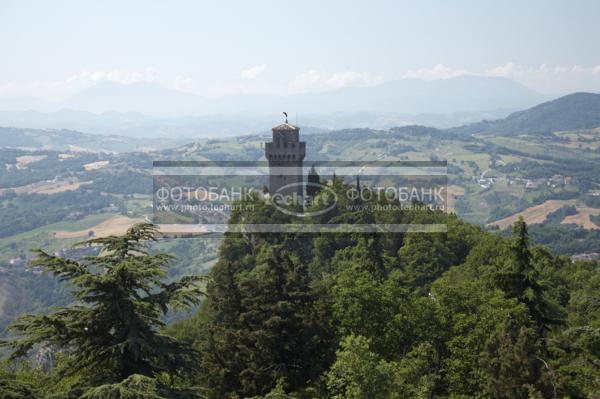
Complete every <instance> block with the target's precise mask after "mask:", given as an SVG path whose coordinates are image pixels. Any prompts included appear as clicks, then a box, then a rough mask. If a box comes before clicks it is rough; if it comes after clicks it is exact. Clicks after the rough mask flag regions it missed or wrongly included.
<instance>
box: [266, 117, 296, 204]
mask: <svg viewBox="0 0 600 399" xmlns="http://www.w3.org/2000/svg"><path fill="white" fill-rule="evenodd" d="M272 130H273V141H272V142H270V143H266V144H265V157H266V158H267V160H268V161H269V192H270V193H271V195H272V196H274V195H276V194H281V195H282V196H283V197H293V196H297V197H298V198H299V199H302V198H303V196H304V181H303V179H302V172H303V170H302V163H303V161H304V156H305V155H306V143H305V142H304V141H300V129H299V128H298V127H297V126H294V125H292V124H289V123H288V121H287V119H286V121H285V123H283V124H281V125H279V126H275V127H274V128H273V129H272Z"/></svg>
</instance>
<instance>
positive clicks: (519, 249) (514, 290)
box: [495, 217, 560, 333]
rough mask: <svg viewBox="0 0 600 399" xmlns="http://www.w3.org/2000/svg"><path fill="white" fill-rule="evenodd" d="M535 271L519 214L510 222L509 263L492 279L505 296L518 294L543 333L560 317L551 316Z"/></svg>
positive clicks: (537, 273)
mask: <svg viewBox="0 0 600 399" xmlns="http://www.w3.org/2000/svg"><path fill="white" fill-rule="evenodd" d="M538 275H539V272H538V270H537V269H536V268H535V266H534V265H533V262H532V256H531V252H530V250H529V234H528V233H527V224H526V223H525V221H524V220H523V218H522V217H520V218H519V220H517V221H516V222H515V224H514V226H513V238H512V241H511V243H510V248H509V263H508V264H507V265H505V266H504V268H503V269H501V270H499V271H498V273H497V274H496V276H495V281H496V283H497V285H498V286H499V287H500V289H502V291H504V293H505V294H506V296H507V297H508V298H517V299H518V300H519V301H520V302H522V303H524V304H525V305H526V306H527V308H528V309H529V313H530V315H531V317H532V318H533V320H534V321H535V323H536V325H537V328H538V332H539V333H543V332H545V331H547V330H548V329H549V328H550V326H551V325H552V324H557V323H559V322H560V320H558V319H557V318H555V317H553V316H552V313H553V312H552V307H551V306H550V304H549V302H548V301H547V299H546V298H545V288H544V287H543V286H542V285H541V284H540V283H539V281H538Z"/></svg>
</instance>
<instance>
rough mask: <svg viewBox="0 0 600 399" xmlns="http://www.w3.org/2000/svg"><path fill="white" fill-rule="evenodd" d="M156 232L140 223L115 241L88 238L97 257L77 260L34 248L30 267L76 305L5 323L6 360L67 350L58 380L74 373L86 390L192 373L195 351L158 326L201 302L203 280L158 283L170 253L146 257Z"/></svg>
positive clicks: (149, 226) (189, 278)
mask: <svg viewBox="0 0 600 399" xmlns="http://www.w3.org/2000/svg"><path fill="white" fill-rule="evenodd" d="M156 234H157V229H156V227H154V226H153V225H151V224H138V225H136V226H134V227H132V228H130V229H129V230H128V231H127V233H126V234H125V235H124V236H121V237H116V236H109V237H105V238H95V239H91V240H88V241H86V242H85V243H83V244H85V245H99V246H101V247H102V252H101V253H100V254H99V255H98V256H93V257H86V258H83V259H82V260H80V261H75V260H70V259H64V258H60V257H58V256H54V255H50V254H48V253H47V252H45V251H43V250H37V258H36V260H34V261H33V262H32V263H31V265H30V267H36V268H42V269H43V270H45V271H47V272H49V273H52V274H54V275H55V276H57V277H58V278H59V279H60V280H62V281H66V282H69V283H70V284H72V286H73V295H74V296H75V298H76V299H77V303H76V304H73V305H70V306H66V307H61V308H57V309H56V310H55V311H54V312H52V313H50V314H49V315H42V316H37V315H25V316H21V317H19V318H18V319H17V320H16V321H15V322H14V323H13V324H12V325H11V326H10V330H11V331H12V332H13V333H15V334H17V336H18V337H17V338H16V339H14V340H11V341H5V342H4V343H3V344H4V345H9V346H12V347H13V348H14V352H13V354H12V358H17V357H21V356H25V355H26V354H27V353H28V352H29V351H30V350H31V349H32V348H33V347H34V345H37V344H42V345H55V346H57V347H59V348H62V349H64V350H66V351H67V352H68V356H66V360H65V362H63V363H62V364H61V365H60V366H59V369H58V375H59V376H62V377H65V376H79V377H80V379H81V383H82V384H88V385H90V386H95V385H99V384H104V383H116V382H120V381H122V380H124V379H125V378H127V377H129V376H131V375H133V374H141V375H143V376H147V377H155V376H157V375H158V374H160V373H163V372H164V373H168V374H171V375H174V374H176V373H178V372H180V371H181V372H186V371H192V370H194V369H195V368H196V364H195V360H194V359H195V352H194V351H193V350H192V349H190V348H188V347H186V346H185V345H183V344H181V343H179V342H178V341H176V340H175V339H174V338H172V337H170V336H168V335H165V334H163V333H161V332H160V331H159V329H160V328H161V327H162V326H164V322H163V321H162V320H161V317H162V316H164V315H165V314H166V313H167V312H168V310H169V308H171V307H184V308H185V307H189V306H190V305H193V304H196V303H198V302H199V300H200V298H201V294H202V292H201V290H200V286H199V283H200V280H201V278H200V277H197V276H189V277H184V278H182V279H181V280H180V281H177V282H173V283H169V284H165V283H163V282H162V281H161V280H162V279H163V278H164V277H165V276H166V268H167V266H168V264H169V262H170V261H171V259H172V256H171V255H168V254H164V253H157V254H149V253H148V252H147V249H146V246H147V242H149V241H152V240H154V239H155V237H156Z"/></svg>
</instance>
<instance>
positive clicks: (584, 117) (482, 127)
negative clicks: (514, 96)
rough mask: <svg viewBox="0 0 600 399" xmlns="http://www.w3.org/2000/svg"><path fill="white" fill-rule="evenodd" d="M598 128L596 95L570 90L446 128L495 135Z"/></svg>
mask: <svg viewBox="0 0 600 399" xmlns="http://www.w3.org/2000/svg"><path fill="white" fill-rule="evenodd" d="M597 127H600V94H596V93H573V94H569V95H567V96H564V97H560V98H557V99H555V100H552V101H548V102H545V103H542V104H539V105H536V106H535V107H533V108H529V109H526V110H524V111H518V112H514V113H512V114H510V115H509V116H507V117H506V118H504V119H498V120H492V121H482V122H479V123H473V124H469V125H466V126H461V127H456V128H451V129H448V131H450V132H456V133H464V134H477V133H483V134H485V133H488V134H496V135H499V134H501V135H515V134H545V133H551V132H559V131H565V130H580V129H593V128H597Z"/></svg>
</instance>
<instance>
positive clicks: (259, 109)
mask: <svg viewBox="0 0 600 399" xmlns="http://www.w3.org/2000/svg"><path fill="white" fill-rule="evenodd" d="M543 99H545V98H544V96H543V95H541V94H539V93H537V92H535V91H533V90H531V89H528V88H527V87H525V86H523V85H521V84H519V83H516V82H514V81H512V80H509V79H506V78H501V77H487V76H468V75H463V76H458V77H454V78H449V79H438V80H430V81H427V80H421V79H399V80H390V81H386V82H383V83H381V84H379V85H377V86H372V87H347V88H341V89H337V90H330V91H320V92H310V93H302V94H293V95H288V96H282V95H274V94H236V95H226V96H222V97H217V98H208V97H201V96H197V95H194V94H190V93H186V92H182V91H179V90H174V89H169V88H166V87H164V86H161V85H159V84H157V83H152V82H138V83H132V84H127V85H125V84H121V83H116V82H101V83H98V84H96V85H94V86H91V87H89V88H87V89H84V90H82V91H81V92H79V93H77V94H75V95H74V96H72V97H70V98H67V99H66V100H64V101H61V102H57V103H54V104H52V105H53V107H54V109H53V110H54V111H56V110H59V109H62V108H70V109H74V110H80V111H88V112H94V113H102V112H107V111H117V112H140V113H144V114H147V115H152V116H184V115H209V114H219V113H244V112H252V113H262V114H268V113H272V112H273V110H274V109H277V110H278V109H282V108H283V109H287V110H298V111H299V112H302V113H303V114H323V113H333V112H348V113H355V112H369V113H400V114H423V113H433V114H449V113H455V112H465V111H470V112H475V111H477V112H479V111H488V110H494V109H506V108H508V109H516V108H524V107H528V106H532V105H534V104H536V103H539V102H540V101H542V100H543ZM20 102H21V104H20V106H21V107H23V106H26V105H27V104H26V101H25V99H21V100H20ZM7 104H8V101H7V100H4V101H3V102H1V103H0V106H2V107H3V109H10V110H13V111H14V110H15V107H8V105H7ZM46 105H48V106H50V104H46ZM39 108H40V103H39V101H38V100H33V99H32V103H31V106H30V107H27V108H25V109H21V110H29V109H31V110H38V109H39ZM41 108H45V107H41ZM3 109H0V110H3ZM42 110H48V108H46V109H42Z"/></svg>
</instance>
